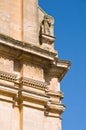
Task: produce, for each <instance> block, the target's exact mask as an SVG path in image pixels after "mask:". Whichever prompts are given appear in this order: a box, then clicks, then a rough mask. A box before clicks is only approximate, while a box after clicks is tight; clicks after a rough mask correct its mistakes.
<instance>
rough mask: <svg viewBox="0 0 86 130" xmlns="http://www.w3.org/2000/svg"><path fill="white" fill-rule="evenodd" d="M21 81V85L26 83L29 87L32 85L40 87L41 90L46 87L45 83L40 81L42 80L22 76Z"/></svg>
mask: <svg viewBox="0 0 86 130" xmlns="http://www.w3.org/2000/svg"><path fill="white" fill-rule="evenodd" d="M21 81H22V83H23V85H26V86H29V87H34V88H37V89H41V90H46V89H47V83H45V82H42V81H38V80H35V79H31V78H26V77H22V78H21Z"/></svg>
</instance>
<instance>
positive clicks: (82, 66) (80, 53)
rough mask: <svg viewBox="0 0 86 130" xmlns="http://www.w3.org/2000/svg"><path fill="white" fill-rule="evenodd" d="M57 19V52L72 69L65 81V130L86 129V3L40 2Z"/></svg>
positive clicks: (76, 0)
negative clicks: (70, 64)
mask: <svg viewBox="0 0 86 130" xmlns="http://www.w3.org/2000/svg"><path fill="white" fill-rule="evenodd" d="M39 5H40V6H41V7H42V8H43V9H44V10H45V11H46V12H47V13H48V14H50V15H52V16H53V17H54V19H55V36H56V41H55V49H56V50H58V53H59V58H60V59H64V60H70V61H71V62H72V66H71V68H70V70H69V72H68V73H67V74H66V76H65V77H64V79H63V80H62V81H61V90H62V91H63V92H64V95H65V98H64V99H63V101H62V102H63V103H64V104H65V105H66V107H67V108H66V111H65V112H64V114H63V115H62V117H63V121H62V128H63V130H86V57H85V56H86V0H39Z"/></svg>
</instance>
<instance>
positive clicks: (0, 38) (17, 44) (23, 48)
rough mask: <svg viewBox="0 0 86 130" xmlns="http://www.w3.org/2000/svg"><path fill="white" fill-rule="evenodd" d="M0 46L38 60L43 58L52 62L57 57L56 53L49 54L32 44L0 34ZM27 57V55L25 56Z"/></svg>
mask: <svg viewBox="0 0 86 130" xmlns="http://www.w3.org/2000/svg"><path fill="white" fill-rule="evenodd" d="M0 44H2V45H5V48H6V46H7V47H10V48H12V49H16V51H18V52H19V51H20V52H19V53H20V54H21V55H22V54H24V53H25V54H26V53H29V54H32V55H35V56H38V57H39V58H44V59H47V60H50V61H53V59H54V57H55V56H56V55H57V51H53V52H50V51H48V50H45V49H42V48H40V47H39V46H37V45H34V44H32V43H26V42H24V41H18V40H15V39H13V38H11V37H9V36H6V35H3V34H0ZM26 55H27V54H26ZM27 56H28V55H27Z"/></svg>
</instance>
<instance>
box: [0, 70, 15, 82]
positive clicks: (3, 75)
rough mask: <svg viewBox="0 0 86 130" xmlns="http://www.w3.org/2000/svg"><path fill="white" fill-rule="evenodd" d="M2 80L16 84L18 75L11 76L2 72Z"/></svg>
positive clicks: (0, 75) (0, 72) (0, 77)
mask: <svg viewBox="0 0 86 130" xmlns="http://www.w3.org/2000/svg"><path fill="white" fill-rule="evenodd" d="M0 79H2V80H6V81H9V82H16V80H17V75H15V74H11V73H8V72H4V71H0Z"/></svg>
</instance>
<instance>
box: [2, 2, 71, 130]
mask: <svg viewBox="0 0 86 130" xmlns="http://www.w3.org/2000/svg"><path fill="white" fill-rule="evenodd" d="M53 24H54V19H53V17H51V16H49V15H48V14H46V13H45V12H44V11H43V10H42V9H41V8H40V7H38V1H37V0H14V1H13V0H3V1H0V129H1V130H5V129H6V130H50V129H51V130H61V114H62V112H64V110H65V106H64V105H63V104H62V103H61V99H62V98H63V97H64V95H63V93H62V92H61V90H60V81H61V80H62V78H63V77H64V76H65V74H66V73H67V71H68V69H69V67H70V62H69V61H65V60H59V59H58V53H57V51H55V50H54V40H55V37H54V32H53V30H54V26H53Z"/></svg>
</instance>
